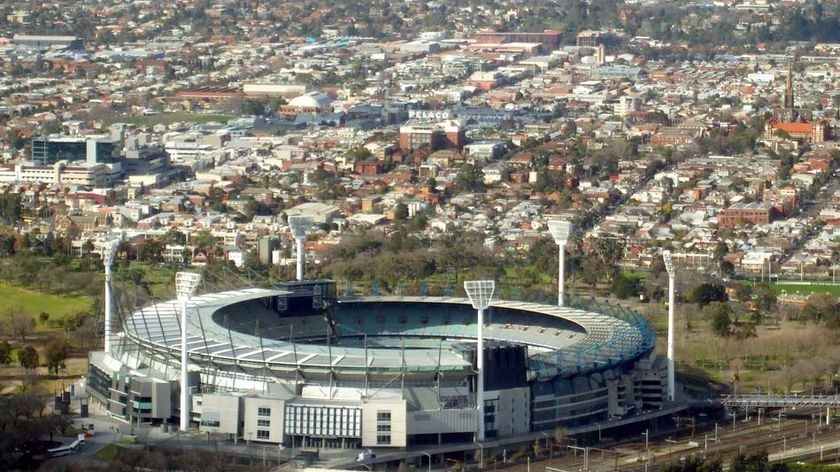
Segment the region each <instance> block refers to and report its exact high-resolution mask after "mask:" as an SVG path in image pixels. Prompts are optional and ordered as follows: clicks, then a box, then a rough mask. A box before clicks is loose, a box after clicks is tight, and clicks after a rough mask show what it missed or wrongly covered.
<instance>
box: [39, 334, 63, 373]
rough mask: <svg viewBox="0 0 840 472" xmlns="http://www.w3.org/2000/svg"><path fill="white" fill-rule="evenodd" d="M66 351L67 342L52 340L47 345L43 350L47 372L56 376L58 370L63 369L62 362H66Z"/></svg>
mask: <svg viewBox="0 0 840 472" xmlns="http://www.w3.org/2000/svg"><path fill="white" fill-rule="evenodd" d="M68 350H69V349H68V346H67V342H66V341H64V340H63V339H53V340H52V341H50V342H49V343H47V346H46V348H45V349H44V355H45V357H46V363H47V370H49V371H50V372H53V373H55V374H56V375H57V374H58V371H59V369H64V368H65V366H64V361H65V360H67V352H68Z"/></svg>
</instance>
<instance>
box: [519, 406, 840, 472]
mask: <svg viewBox="0 0 840 472" xmlns="http://www.w3.org/2000/svg"><path fill="white" fill-rule="evenodd" d="M785 415H786V417H785ZM818 415H819V410H818V409H816V408H804V409H801V410H799V411H796V412H791V411H788V412H787V413H786V414H785V413H783V415H782V417H781V418H780V417H779V415H778V414H776V412H774V413H773V414H772V415H770V416H763V415H762V417H761V424H759V418H758V416H757V415H756V414H755V412H752V413H751V414H750V415H749V416H748V417H746V418H749V419H746V418H745V416H746V415H745V413H744V412H743V411H742V412H739V415H738V417H736V420H735V423H734V427H733V423H732V422H731V420H728V418H725V419H721V421H719V422H718V423H717V424H716V425H715V424H714V423H710V424H705V425H701V426H700V427H698V428H696V431H695V433H694V435H691V434H690V430H688V431H683V430H677V431H676V432H675V433H674V434H673V435H668V433H667V432H662V431H660V432H655V431H649V434H650V440H649V441H648V443H647V445H646V444H645V438H644V434H641V435H639V437H638V439H634V440H633V441H632V442H623V443H620V444H618V445H615V446H604V447H603V448H601V447H590V448H588V457H587V454H586V453H587V451H586V449H587V448H586V447H575V448H569V447H567V449H566V453H565V454H564V455H562V456H560V457H555V458H553V459H550V460H544V461H540V462H534V463H531V465H530V467H531V470H533V471H539V472H542V471H543V470H545V471H546V472H581V471H584V470H587V471H590V472H607V471H614V470H622V471H627V472H629V471H639V472H642V471H654V470H661V469H664V468H665V467H667V466H668V465H669V464H672V463H678V462H679V461H681V460H685V458H687V457H689V456H692V455H698V456H700V457H705V458H714V457H720V458H721V459H722V460H723V463H724V468H727V469H728V465H729V461H730V460H731V458H732V457H734V456H735V455H736V454H738V453H744V454H750V453H755V452H758V451H766V452H767V454H768V456H769V459H770V460H771V461H772V462H776V461H785V462H806V461H811V462H824V463H829V462H830V463H836V462H840V425H835V424H828V425H826V424H822V423H821V422H820V421H819V420H818V419H817V418H818ZM730 418H731V417H730ZM724 421H726V423H724ZM516 469H521V470H522V471H523V472H525V471H526V468H525V467H515V468H513V469H512V470H516ZM517 472H518V471H517Z"/></svg>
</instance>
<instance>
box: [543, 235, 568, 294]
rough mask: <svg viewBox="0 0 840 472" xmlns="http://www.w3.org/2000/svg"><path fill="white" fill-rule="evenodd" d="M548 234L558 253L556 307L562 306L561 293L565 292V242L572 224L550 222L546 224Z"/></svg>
mask: <svg viewBox="0 0 840 472" xmlns="http://www.w3.org/2000/svg"><path fill="white" fill-rule="evenodd" d="M548 232H549V233H551V237H552V238H553V239H554V242H555V243H556V244H557V246H558V252H559V253H560V256H559V257H560V261H559V268H558V274H557V305H558V306H563V292H564V290H565V287H564V286H565V282H566V267H565V266H566V242H568V241H569V235H571V233H572V223H570V222H568V221H560V220H550V221H549V222H548Z"/></svg>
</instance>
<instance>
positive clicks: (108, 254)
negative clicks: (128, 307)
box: [102, 241, 119, 354]
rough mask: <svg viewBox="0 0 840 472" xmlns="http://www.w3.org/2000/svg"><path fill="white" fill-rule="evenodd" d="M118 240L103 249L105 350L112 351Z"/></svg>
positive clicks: (107, 244) (110, 242)
mask: <svg viewBox="0 0 840 472" xmlns="http://www.w3.org/2000/svg"><path fill="white" fill-rule="evenodd" d="M118 245H119V242H118V241H109V242H108V243H106V244H105V249H104V250H103V251H102V264H103V265H104V266H105V352H106V353H109V354H110V353H111V317H112V316H113V315H112V313H111V312H112V311H113V309H112V307H111V266H113V265H114V256H116V255H117V246H118Z"/></svg>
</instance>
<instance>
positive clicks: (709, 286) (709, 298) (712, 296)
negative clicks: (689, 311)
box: [691, 283, 729, 307]
mask: <svg viewBox="0 0 840 472" xmlns="http://www.w3.org/2000/svg"><path fill="white" fill-rule="evenodd" d="M691 300H692V301H693V302H695V303H697V306H700V307H704V306H706V305H708V304H709V303H712V302H725V301H727V300H729V297H727V296H726V288H724V287H723V286H722V285H719V284H713V283H702V284H700V285H698V286H697V287H696V288H695V289H694V290H693V291H692V292H691Z"/></svg>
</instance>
